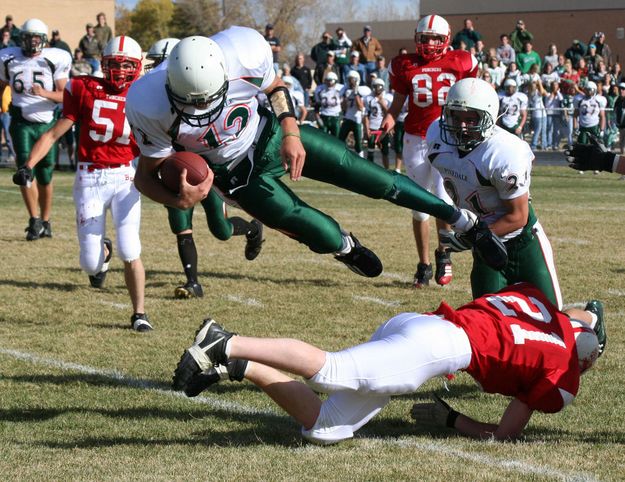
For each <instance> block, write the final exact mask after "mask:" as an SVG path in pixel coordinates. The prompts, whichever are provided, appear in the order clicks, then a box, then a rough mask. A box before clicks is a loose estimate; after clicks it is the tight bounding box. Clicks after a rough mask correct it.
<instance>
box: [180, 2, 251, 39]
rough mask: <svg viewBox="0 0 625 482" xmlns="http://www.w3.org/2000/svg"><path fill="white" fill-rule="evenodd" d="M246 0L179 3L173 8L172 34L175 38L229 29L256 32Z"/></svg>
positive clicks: (209, 33)
mask: <svg viewBox="0 0 625 482" xmlns="http://www.w3.org/2000/svg"><path fill="white" fill-rule="evenodd" d="M251 11H252V9H251V6H250V2H249V1H247V0H239V1H233V0H179V1H177V2H176V4H175V7H174V14H173V17H172V22H171V32H172V35H173V36H175V37H179V38H183V37H188V36H189V35H206V36H211V35H213V34H215V33H217V32H219V31H221V30H224V29H226V28H228V27H230V26H232V25H245V26H247V27H251V28H256V27H257V24H256V22H255V20H254V18H253V16H252V14H251Z"/></svg>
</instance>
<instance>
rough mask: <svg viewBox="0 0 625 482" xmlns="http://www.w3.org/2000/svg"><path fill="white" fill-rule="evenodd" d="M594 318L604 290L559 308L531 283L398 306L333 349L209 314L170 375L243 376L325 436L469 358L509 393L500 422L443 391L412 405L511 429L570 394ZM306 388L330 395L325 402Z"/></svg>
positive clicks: (592, 356)
mask: <svg viewBox="0 0 625 482" xmlns="http://www.w3.org/2000/svg"><path fill="white" fill-rule="evenodd" d="M591 324H594V325H595V329H596V330H598V331H601V332H602V333H604V334H605V330H604V326H603V325H604V323H603V308H602V306H601V303H600V302H598V301H593V302H591V303H589V304H588V305H587V306H586V310H585V311H582V310H579V309H571V310H568V311H567V312H566V313H563V312H561V311H558V310H557V309H556V308H555V306H553V305H552V304H551V303H550V302H549V300H548V299H547V297H546V296H545V295H544V294H543V293H542V292H541V291H539V290H538V289H537V288H535V287H534V286H532V285H530V284H528V283H520V284H517V285H514V286H511V287H508V288H506V289H504V290H502V291H500V292H499V293H497V294H493V295H486V296H484V297H482V298H478V299H477V300H475V301H472V302H471V303H469V304H467V305H464V306H462V307H460V308H458V309H457V310H454V309H452V308H451V307H449V306H448V305H447V304H445V303H442V304H441V305H440V307H439V308H438V309H437V310H436V311H435V312H434V313H430V314H423V315H421V314H418V313H402V314H400V315H397V316H395V317H393V318H391V319H390V320H388V321H387V322H385V323H383V324H382V325H381V326H380V327H379V328H378V329H377V331H376V332H375V333H374V334H373V336H372V337H371V339H370V340H369V341H368V342H366V343H363V344H361V345H357V346H353V347H351V348H347V349H345V350H342V351H339V352H334V353H330V352H325V351H323V350H320V349H319V348H316V347H314V346H312V345H309V344H307V343H305V342H302V341H299V340H293V339H279V338H248V337H244V336H236V335H234V334H233V333H230V332H228V331H226V330H225V329H223V328H222V327H221V326H220V325H218V324H217V323H216V322H214V321H213V320H205V321H204V324H203V325H202V327H201V328H200V330H199V331H198V333H197V335H196V338H195V343H194V344H193V345H192V346H191V347H190V348H189V349H188V350H187V351H185V353H184V354H183V356H182V358H181V360H180V362H179V363H178V367H177V368H176V372H175V374H174V383H173V387H174V389H176V390H184V391H185V392H186V393H187V395H189V396H194V395H197V394H198V393H200V392H201V391H202V390H203V389H205V388H207V387H208V386H210V385H211V384H213V383H216V382H218V381H219V380H220V379H222V378H223V379H227V378H230V380H237V381H240V380H242V379H243V378H247V379H248V380H249V381H251V382H252V383H254V384H256V385H257V386H258V387H260V388H261V389H262V390H264V391H265V392H266V393H267V395H269V396H270V397H271V398H272V399H273V400H274V401H275V402H276V403H277V404H278V405H280V406H281V407H282V408H283V409H284V410H286V411H287V412H288V413H289V414H290V415H291V416H292V417H293V418H294V419H295V420H297V421H298V422H299V423H301V424H302V426H303V427H302V434H303V436H304V437H305V438H307V439H309V440H311V441H314V442H318V443H323V444H330V443H335V442H339V441H341V440H344V439H348V438H351V437H352V436H353V434H354V432H355V431H356V430H358V429H359V428H360V427H362V426H363V425H364V424H365V423H367V422H368V421H369V420H370V419H371V418H372V417H374V416H375V415H376V414H377V413H378V412H379V411H380V410H381V409H382V408H383V407H384V406H385V405H386V404H387V403H388V402H389V400H390V397H391V396H392V395H401V394H405V393H411V392H414V391H415V390H417V389H418V388H419V387H420V386H421V385H422V384H423V383H424V382H425V381H427V380H429V379H431V378H433V377H437V376H443V375H446V374H449V373H453V372H455V371H458V370H464V371H466V372H467V373H469V374H470V375H471V376H472V377H473V378H474V379H475V381H476V382H478V383H479V385H480V386H481V387H482V389H483V390H484V391H486V392H488V393H501V394H503V395H506V396H510V397H513V400H512V401H511V402H510V404H509V405H508V408H507V409H506V411H505V412H504V414H503V416H502V418H501V421H500V422H499V424H488V423H481V422H478V421H475V420H473V419H471V418H469V417H468V416H465V415H461V414H459V413H458V412H455V411H454V410H452V409H451V408H450V407H448V406H447V405H446V404H445V403H444V402H442V401H437V403H436V404H435V405H434V406H430V405H426V406H417V407H415V408H414V409H413V416H415V417H416V418H418V419H422V418H428V419H429V418H432V417H433V418H434V419H435V420H439V421H440V422H441V423H442V424H444V425H446V426H448V427H452V428H455V429H456V430H458V432H460V433H461V434H463V435H468V436H474V437H495V438H496V439H498V440H503V439H513V438H516V437H518V436H519V435H520V434H521V432H522V430H523V428H524V427H525V426H526V425H527V423H528V421H529V419H530V417H531V415H532V412H533V411H534V410H538V411H541V412H547V413H554V412H558V411H560V410H562V409H563V408H564V407H565V406H567V405H568V404H569V403H571V402H572V401H573V399H574V398H575V396H576V394H577V391H578V389H579V381H580V375H581V374H582V373H584V372H585V371H586V370H587V369H588V368H590V367H591V366H592V365H593V363H594V362H595V360H596V359H597V357H598V356H599V354H600V346H599V343H598V341H597V336H596V335H595V333H594V332H593V330H592V329H591V327H590V325H591ZM433 347H435V349H433ZM278 370H282V371H286V372H289V373H293V374H295V375H299V376H301V377H304V378H305V379H306V384H304V383H300V382H297V381H295V380H293V379H291V378H290V377H289V376H287V375H285V374H283V373H282V372H280V371H278ZM313 390H316V391H318V392H324V393H329V394H330V395H329V397H328V399H327V400H325V401H323V402H322V401H321V399H320V398H319V397H318V396H317V394H316V393H315V392H314V391H313Z"/></svg>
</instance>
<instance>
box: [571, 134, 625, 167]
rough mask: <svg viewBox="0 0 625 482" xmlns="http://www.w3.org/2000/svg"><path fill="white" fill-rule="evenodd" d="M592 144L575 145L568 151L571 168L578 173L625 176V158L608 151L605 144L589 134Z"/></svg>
mask: <svg viewBox="0 0 625 482" xmlns="http://www.w3.org/2000/svg"><path fill="white" fill-rule="evenodd" d="M588 137H589V139H590V143H588V144H579V143H577V144H575V145H574V146H573V148H572V149H570V150H568V151H566V155H567V157H568V161H569V167H570V168H572V169H575V170H576V171H607V172H616V173H618V174H625V156H621V155H619V154H615V153H614V152H610V151H608V149H607V148H606V147H605V146H604V145H603V143H602V142H601V141H600V140H599V139H597V137H595V136H594V135H592V134H589V136H588Z"/></svg>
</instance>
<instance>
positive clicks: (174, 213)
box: [166, 189, 234, 241]
mask: <svg viewBox="0 0 625 482" xmlns="http://www.w3.org/2000/svg"><path fill="white" fill-rule="evenodd" d="M201 204H202V207H203V208H204V214H205V215H206V223H207V224H208V229H209V230H210V232H211V233H212V235H213V236H215V237H216V238H217V239H219V240H221V241H227V240H228V239H230V238H231V237H232V233H233V231H234V227H233V226H232V223H231V222H230V220H229V219H228V218H227V217H226V213H225V206H224V202H223V200H222V199H221V198H220V197H219V195H218V194H217V193H216V192H215V191H214V190H213V189H211V190H210V191H209V192H208V196H207V197H206V199H204V200H203V201H202V202H201ZM166 208H167V217H168V218H169V227H170V228H171V232H172V233H174V234H179V233H181V232H183V231H186V230H187V229H193V208H192V207H191V208H189V209H178V208H172V207H170V206H166Z"/></svg>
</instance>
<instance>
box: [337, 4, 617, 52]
mask: <svg viewBox="0 0 625 482" xmlns="http://www.w3.org/2000/svg"><path fill="white" fill-rule="evenodd" d="M423 3H424V2H422V13H423V14H424V15H425V14H427V13H428V12H427V11H425V10H423ZM458 3H459V2H458ZM615 3H625V2H615ZM430 13H431V12H430ZM465 18H470V19H472V20H473V25H474V26H475V29H476V30H477V31H478V32H480V33H481V34H482V37H483V38H484V43H485V45H486V46H487V47H496V46H497V45H499V35H500V34H502V33H510V32H511V31H512V30H514V28H515V25H516V21H517V20H518V19H519V18H522V19H523V21H524V22H525V25H526V27H527V30H528V31H529V32H531V33H532V34H533V35H534V42H533V46H534V50H536V51H537V52H538V53H539V54H540V55H541V56H542V55H544V54H545V53H546V51H547V47H548V46H549V44H550V43H555V44H556V45H557V47H558V51H559V52H561V53H564V51H565V50H566V49H567V48H568V47H569V46H570V45H571V43H572V42H573V40H574V39H578V40H581V41H582V42H584V43H587V42H588V40H589V39H590V37H591V36H592V34H593V33H594V32H597V31H601V32H604V33H605V34H606V43H607V44H608V45H609V46H610V48H611V49H612V52H613V54H614V58H615V61H620V62H621V63H623V62H625V38H623V37H624V35H622V34H621V35H619V31H618V29H623V30H622V32H624V33H625V8H622V9H605V10H567V11H550V12H524V13H486V14H464V13H463V14H455V15H451V14H447V15H445V19H446V20H447V21H448V22H449V24H450V27H451V30H452V36H453V34H454V33H455V32H458V31H459V30H462V28H463V22H464V19H465ZM416 23H417V21H416V19H415V20H402V21H396V22H369V24H370V25H371V27H372V30H373V35H374V36H375V37H377V38H378V39H379V40H380V42H381V43H382V47H383V48H384V52H385V55H386V56H387V58H389V57H393V56H394V55H396V54H397V51H398V49H399V48H400V47H406V48H407V49H408V50H409V51H412V50H413V49H414V42H413V35H414V29H415V27H416ZM339 25H341V26H342V27H343V28H345V32H346V33H347V34H348V35H349V36H350V38H351V39H357V38H359V37H360V36H362V28H363V25H364V22H350V23H347V22H346V23H342V24H341V23H331V24H327V25H326V30H328V31H329V32H331V33H334V31H335V30H336V27H337V26H339ZM619 37H620V38H619Z"/></svg>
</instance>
